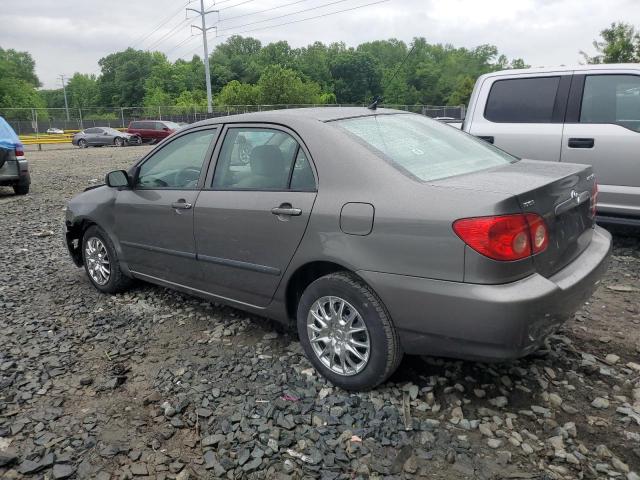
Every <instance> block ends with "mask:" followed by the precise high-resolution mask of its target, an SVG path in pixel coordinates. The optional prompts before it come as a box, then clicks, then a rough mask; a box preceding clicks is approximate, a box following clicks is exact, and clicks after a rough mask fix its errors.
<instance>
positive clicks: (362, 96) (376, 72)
mask: <svg viewBox="0 0 640 480" xmlns="http://www.w3.org/2000/svg"><path fill="white" fill-rule="evenodd" d="M330 65H331V66H330V69H331V76H332V78H333V85H334V92H335V94H336V99H337V101H338V103H363V102H367V101H370V100H371V99H372V98H373V97H374V96H376V95H380V94H382V85H381V80H382V69H381V68H380V65H379V62H378V61H377V59H376V58H375V57H373V56H372V55H371V54H370V53H365V52H358V51H356V50H354V49H349V50H347V51H343V52H340V53H338V54H337V55H335V56H334V57H333V58H332V60H331V64H330Z"/></svg>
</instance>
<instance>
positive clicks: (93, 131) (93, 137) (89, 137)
mask: <svg viewBox="0 0 640 480" xmlns="http://www.w3.org/2000/svg"><path fill="white" fill-rule="evenodd" d="M99 131H100V129H99V128H95V127H93V128H87V129H85V131H84V139H85V140H86V142H87V145H97V134H98V132H99Z"/></svg>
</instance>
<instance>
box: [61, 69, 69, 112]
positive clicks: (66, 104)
mask: <svg viewBox="0 0 640 480" xmlns="http://www.w3.org/2000/svg"><path fill="white" fill-rule="evenodd" d="M60 81H61V82H62V91H63V92H64V110H65V111H66V112H67V122H68V121H69V103H68V102H67V87H66V85H65V84H64V75H60Z"/></svg>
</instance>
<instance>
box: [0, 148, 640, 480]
mask: <svg viewBox="0 0 640 480" xmlns="http://www.w3.org/2000/svg"><path fill="white" fill-rule="evenodd" d="M148 148H149V147H130V148H121V149H116V148H101V149H97V148H96V149H88V150H77V149H73V150H71V149H50V150H45V151H42V152H37V151H32V152H29V153H28V158H29V160H30V161H31V166H32V175H33V185H32V193H31V194H29V195H28V196H26V197H14V196H13V195H12V192H11V190H10V189H6V188H5V189H0V212H1V213H0V245H1V246H2V247H1V248H2V251H3V253H2V255H1V256H0V478H3V479H8V478H22V477H29V478H43V479H51V478H55V479H60V478H97V479H100V480H108V479H116V478H136V479H138V478H157V479H173V478H178V479H181V480H184V479H193V478H229V479H231V478H283V479H285V478H291V479H298V478H327V479H333V478H367V477H371V478H382V477H386V478H415V477H422V478H430V479H460V478H480V479H482V478H487V479H488V478H518V479H523V478H536V479H552V478H567V479H569V478H571V479H575V478H620V479H625V478H626V479H629V480H637V479H639V478H640V477H638V475H636V474H635V473H633V472H634V471H635V472H640V364H639V363H640V360H639V345H640V329H639V326H640V306H639V301H638V297H639V296H640V295H639V288H640V283H639V277H640V241H639V238H640V232H638V231H626V232H625V231H618V232H615V233H616V237H615V248H614V254H613V261H612V266H611V269H610V271H609V273H608V274H607V276H606V277H605V279H604V281H603V282H602V285H601V286H600V288H599V290H598V291H597V293H596V294H595V296H594V297H593V298H592V300H591V301H590V302H589V303H588V304H586V305H585V306H584V308H583V309H582V310H581V311H579V312H578V313H577V314H576V316H575V318H574V319H573V320H572V321H570V322H569V323H568V324H567V325H566V326H565V328H563V329H562V330H561V331H560V333H559V334H558V335H555V336H553V337H552V338H550V339H549V341H548V344H547V346H546V348H545V349H544V350H542V351H540V352H538V353H536V354H535V355H534V356H531V357H529V358H526V359H523V360H519V361H513V362H509V363H501V364H491V365H487V364H481V363H474V362H461V361H449V360H442V359H436V358H416V357H413V358H407V359H405V361H404V362H403V364H402V365H401V367H400V369H399V370H398V372H397V373H396V374H395V375H394V377H392V379H391V380H390V381H389V382H387V383H386V384H384V385H383V386H381V387H380V388H378V389H377V390H375V391H373V392H368V393H362V394H349V393H347V392H345V391H341V390H339V389H336V388H332V387H331V385H329V384H327V383H326V382H324V380H323V379H322V378H319V377H318V376H317V375H316V374H315V373H314V371H313V369H312V368H311V365H310V364H309V362H307V360H306V359H305V358H304V356H303V354H302V351H301V349H300V346H299V345H298V343H297V341H296V338H295V336H294V335H293V334H292V333H291V332H287V331H282V330H277V329H276V327H275V326H274V325H273V324H272V323H270V322H268V321H265V320H264V319H260V318H254V317H251V316H247V314H245V313H243V312H241V311H238V310H234V309H230V308H227V307H222V306H219V305H214V304H210V303H206V302H202V301H201V300H198V299H196V298H192V297H189V296H186V295H182V294H179V293H175V292H172V291H169V290H166V289H163V288H159V287H154V286H150V285H144V284H140V285H138V286H136V287H135V288H134V289H133V290H132V291H131V292H129V293H127V294H123V295H117V296H108V295H102V294H99V293H98V292H97V291H96V290H95V289H94V288H93V287H92V286H91V285H90V283H89V281H88V279H87V278H86V277H85V274H84V271H83V270H81V269H78V268H75V267H74V266H73V264H72V263H71V261H70V260H69V258H68V256H67V252H66V250H65V247H64V245H63V242H62V239H61V231H62V222H63V208H64V206H65V201H66V200H68V199H69V198H71V197H72V196H73V195H74V194H76V193H77V192H80V191H81V190H82V189H83V188H84V187H86V186H87V185H90V184H92V183H95V182H97V181H101V178H102V177H103V175H104V174H105V172H107V171H109V170H112V169H115V168H124V167H127V166H129V165H130V164H131V163H132V161H133V160H134V159H135V158H137V157H138V156H140V155H141V154H142V153H143V152H146V151H147V150H148ZM99 179H100V180H99ZM480 328H481V327H480Z"/></svg>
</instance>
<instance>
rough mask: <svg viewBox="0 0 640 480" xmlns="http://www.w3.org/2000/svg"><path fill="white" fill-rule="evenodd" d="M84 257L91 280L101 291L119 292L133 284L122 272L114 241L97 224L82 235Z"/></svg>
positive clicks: (85, 266) (85, 267)
mask: <svg viewBox="0 0 640 480" xmlns="http://www.w3.org/2000/svg"><path fill="white" fill-rule="evenodd" d="M82 259H83V263H84V269H85V271H86V272H87V276H88V277H89V280H91V283H92V284H93V286H94V287H96V288H97V289H98V290H100V291H101V292H104V293H118V292H122V291H123V290H126V289H127V288H129V286H130V285H131V279H130V278H129V277H127V276H126V275H124V273H122V270H121V268H120V264H119V262H118V257H117V255H116V249H115V248H114V246H113V243H112V242H111V240H110V239H109V237H108V235H107V234H106V233H105V232H104V230H102V229H101V228H100V227H98V226H96V225H92V226H91V227H89V228H88V229H87V231H86V232H85V233H84V236H83V237H82Z"/></svg>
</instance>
